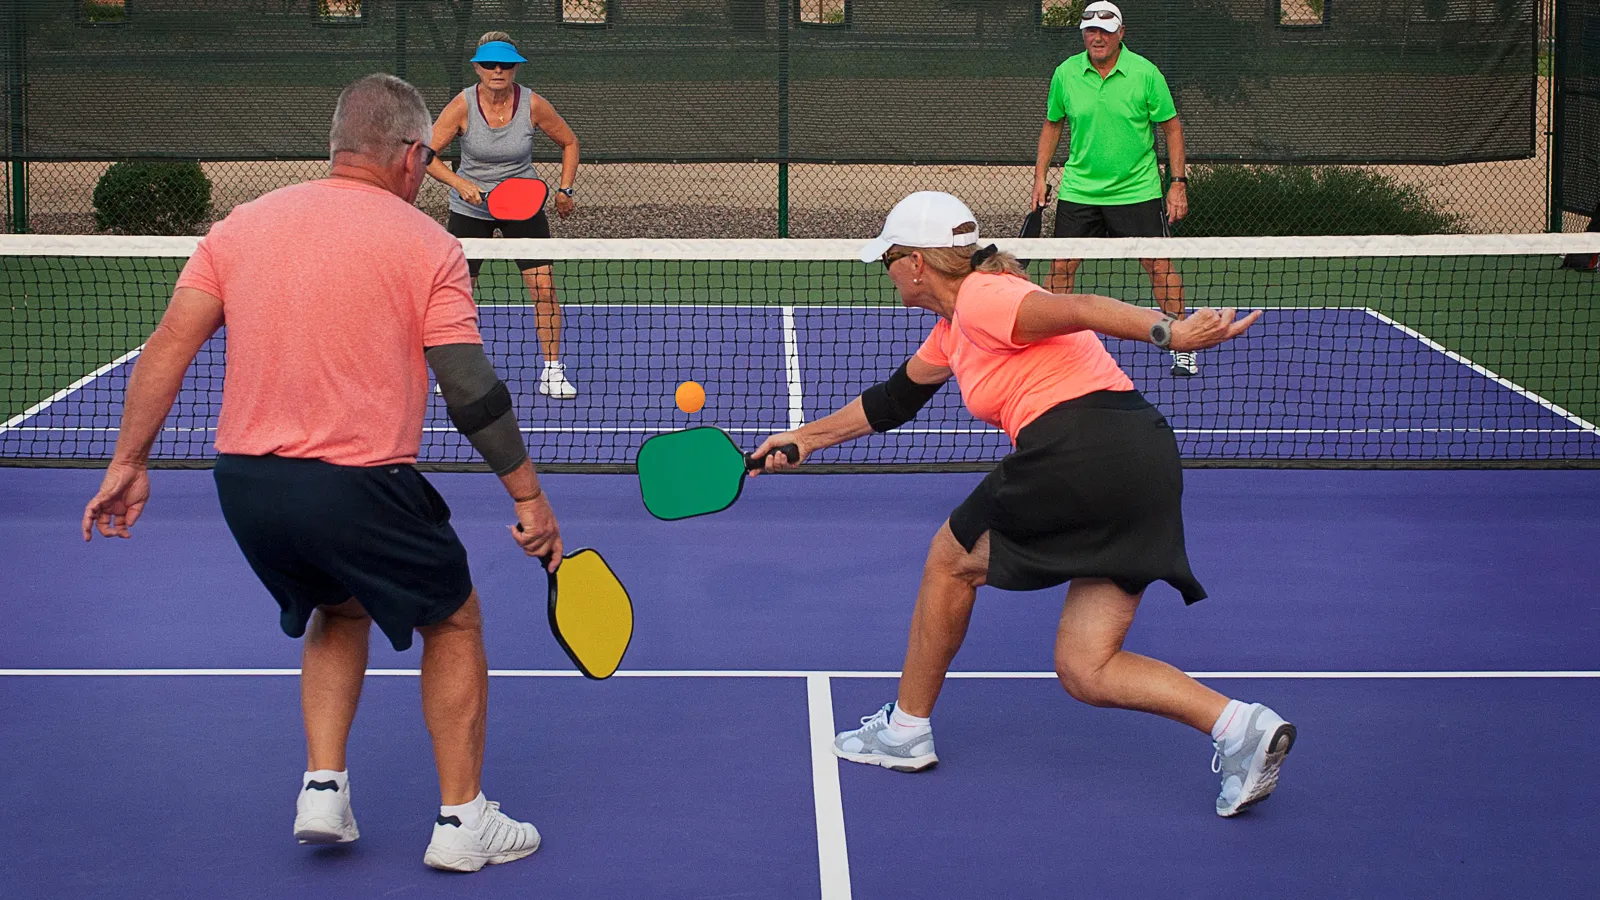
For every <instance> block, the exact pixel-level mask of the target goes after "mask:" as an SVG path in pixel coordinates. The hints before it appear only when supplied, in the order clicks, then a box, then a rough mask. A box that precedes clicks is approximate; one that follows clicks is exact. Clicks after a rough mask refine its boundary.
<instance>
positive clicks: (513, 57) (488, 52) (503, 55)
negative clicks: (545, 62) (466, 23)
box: [472, 41, 527, 63]
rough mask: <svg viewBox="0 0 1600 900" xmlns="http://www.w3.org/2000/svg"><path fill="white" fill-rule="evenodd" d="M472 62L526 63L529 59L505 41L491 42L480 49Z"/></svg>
mask: <svg viewBox="0 0 1600 900" xmlns="http://www.w3.org/2000/svg"><path fill="white" fill-rule="evenodd" d="M472 62H475V63H490V62H497V63H525V62H527V59H525V58H523V56H522V54H521V53H518V52H517V48H515V47H513V46H511V45H510V44H508V43H506V42H505V41H490V42H489V43H487V44H484V45H483V46H481V47H479V48H478V52H477V53H476V54H474V55H473V57H472Z"/></svg>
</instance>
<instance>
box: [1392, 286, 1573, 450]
mask: <svg viewBox="0 0 1600 900" xmlns="http://www.w3.org/2000/svg"><path fill="white" fill-rule="evenodd" d="M1367 313H1368V314H1370V315H1371V316H1372V317H1373V318H1375V319H1377V320H1378V321H1380V322H1382V323H1384V324H1385V325H1388V326H1389V327H1391V328H1394V329H1397V330H1399V331H1400V332H1402V333H1403V334H1406V335H1408V336H1410V337H1413V338H1416V339H1417V340H1418V341H1421V342H1422V344H1423V345H1424V346H1426V347H1427V348H1428V349H1429V350H1433V351H1435V352H1438V353H1442V354H1444V355H1445V356H1447V357H1449V358H1450V359H1452V360H1455V361H1456V362H1458V363H1460V364H1462V365H1464V366H1466V367H1467V368H1469V369H1471V370H1472V371H1474V372H1477V373H1478V374H1479V375H1482V376H1483V377H1485V378H1487V379H1489V380H1490V381H1493V382H1494V383H1495V384H1498V385H1500V386H1501V387H1503V388H1509V389H1510V390H1512V391H1515V392H1516V393H1518V394H1520V395H1521V396H1522V397H1523V398H1524V399H1527V400H1532V401H1533V402H1534V403H1537V404H1539V405H1540V406H1542V407H1544V408H1545V409H1548V410H1549V411H1551V412H1553V413H1555V414H1556V415H1558V416H1560V417H1561V418H1563V419H1566V420H1567V421H1568V422H1571V423H1572V424H1574V425H1576V426H1578V427H1579V428H1581V429H1583V430H1584V431H1587V432H1589V433H1590V434H1600V426H1596V425H1595V424H1594V423H1593V422H1590V421H1589V420H1588V419H1584V418H1582V417H1580V416H1578V415H1575V414H1573V413H1570V412H1568V411H1567V410H1566V409H1563V408H1562V407H1560V406H1558V405H1556V404H1554V403H1551V402H1550V401H1549V400H1546V399H1545V398H1543V397H1541V396H1539V395H1538V394H1535V393H1534V392H1533V391H1530V390H1528V389H1527V388H1525V387H1523V386H1522V385H1520V384H1517V383H1516V382H1514V381H1511V380H1510V379H1508V378H1502V377H1500V375H1499V374H1497V373H1496V372H1494V371H1492V370H1490V369H1488V368H1486V367H1484V366H1480V365H1478V364H1477V363H1475V362H1473V361H1472V360H1470V359H1467V358H1466V357H1465V356H1462V355H1461V354H1459V353H1457V352H1455V351H1454V350H1451V349H1449V348H1447V347H1445V346H1444V345H1443V344H1440V343H1439V342H1437V341H1435V340H1433V339H1432V338H1429V337H1428V336H1427V335H1425V334H1423V333H1422V332H1420V331H1417V330H1416V329H1414V328H1408V327H1406V326H1404V325H1402V324H1400V323H1399V322H1397V321H1395V320H1394V319H1391V318H1389V317H1388V316H1386V315H1384V314H1383V313H1381V312H1378V311H1377V310H1375V309H1369V310H1367Z"/></svg>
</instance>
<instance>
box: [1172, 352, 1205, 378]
mask: <svg viewBox="0 0 1600 900" xmlns="http://www.w3.org/2000/svg"><path fill="white" fill-rule="evenodd" d="M1172 374H1174V375H1177V376H1179V377H1182V378H1188V377H1189V376H1191V375H1199V374H1200V362H1199V360H1198V359H1197V358H1196V354H1195V352H1194V351H1193V350H1174V351H1172Z"/></svg>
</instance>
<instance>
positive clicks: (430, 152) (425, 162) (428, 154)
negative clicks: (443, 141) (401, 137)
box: [400, 139, 439, 168]
mask: <svg viewBox="0 0 1600 900" xmlns="http://www.w3.org/2000/svg"><path fill="white" fill-rule="evenodd" d="M400 143H402V144H406V145H407V146H409V145H411V144H416V145H418V146H419V147H421V148H422V167H423V168H427V167H428V166H431V165H433V161H434V159H436V158H437V157H438V156H439V152H438V151H437V150H434V149H433V148H432V147H430V146H429V145H427V144H424V143H422V142H421V141H418V140H415V139H413V140H406V141H401V142H400Z"/></svg>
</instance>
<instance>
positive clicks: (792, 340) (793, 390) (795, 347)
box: [783, 306, 848, 895]
mask: <svg viewBox="0 0 1600 900" xmlns="http://www.w3.org/2000/svg"><path fill="white" fill-rule="evenodd" d="M783 374H784V376H785V377H786V378H787V379H788V381H789V428H790V430H791V431H792V430H794V429H796V428H799V427H800V426H801V425H804V424H805V423H806V408H805V401H804V396H803V394H802V391H801V387H800V339H799V338H798V337H797V336H796V335H795V332H794V307H792V306H785V307H784V308H783ZM823 893H824V895H826V893H827V892H826V891H824V892H823ZM846 894H847V895H848V891H846Z"/></svg>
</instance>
